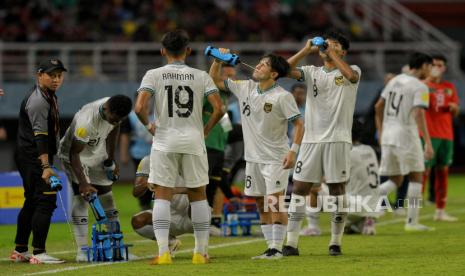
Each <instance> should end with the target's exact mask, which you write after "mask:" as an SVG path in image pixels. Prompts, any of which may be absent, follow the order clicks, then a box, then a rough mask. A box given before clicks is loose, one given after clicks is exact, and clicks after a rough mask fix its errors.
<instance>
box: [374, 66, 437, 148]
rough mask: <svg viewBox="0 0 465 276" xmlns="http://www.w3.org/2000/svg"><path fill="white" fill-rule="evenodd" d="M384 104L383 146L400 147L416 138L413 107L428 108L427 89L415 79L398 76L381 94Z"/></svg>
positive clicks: (404, 75) (407, 76)
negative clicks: (410, 139)
mask: <svg viewBox="0 0 465 276" xmlns="http://www.w3.org/2000/svg"><path fill="white" fill-rule="evenodd" d="M381 97H383V98H384V99H385V100H386V102H385V108H384V118H383V133H382V139H381V142H382V144H383V145H397V146H401V145H402V144H403V143H405V142H408V141H407V140H408V138H406V139H402V137H412V136H414V137H417V136H418V128H417V124H416V121H415V118H414V116H413V112H412V111H413V109H414V108H415V107H423V108H425V107H428V104H429V96H428V87H427V86H426V85H425V84H424V83H422V82H421V81H420V80H419V79H417V78H416V77H413V76H410V75H408V74H400V75H398V76H396V77H394V78H393V79H392V80H391V81H390V82H389V83H388V84H387V85H386V87H385V88H384V90H383V92H382V93H381Z"/></svg>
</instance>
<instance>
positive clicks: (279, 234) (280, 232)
mask: <svg viewBox="0 0 465 276" xmlns="http://www.w3.org/2000/svg"><path fill="white" fill-rule="evenodd" d="M286 230H287V225H282V224H273V242H272V243H271V247H270V248H275V249H278V250H279V251H281V250H282V249H283V243H284V237H285V236H286Z"/></svg>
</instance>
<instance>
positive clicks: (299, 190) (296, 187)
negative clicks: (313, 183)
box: [292, 181, 310, 196]
mask: <svg viewBox="0 0 465 276" xmlns="http://www.w3.org/2000/svg"><path fill="white" fill-rule="evenodd" d="M309 191H310V185H308V184H306V183H303V182H300V181H294V184H293V187H292V193H293V194H296V195H301V196H306V195H308V193H309Z"/></svg>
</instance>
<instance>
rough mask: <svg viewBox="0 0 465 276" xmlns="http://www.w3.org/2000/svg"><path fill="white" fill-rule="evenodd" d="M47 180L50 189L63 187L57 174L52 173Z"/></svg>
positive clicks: (55, 189) (59, 189) (58, 189)
mask: <svg viewBox="0 0 465 276" xmlns="http://www.w3.org/2000/svg"><path fill="white" fill-rule="evenodd" d="M49 180H50V187H51V188H52V191H61V189H63V183H62V182H61V180H60V179H59V178H58V177H57V176H55V175H52V176H50V178H49Z"/></svg>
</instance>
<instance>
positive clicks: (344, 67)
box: [325, 40, 360, 83]
mask: <svg viewBox="0 0 465 276" xmlns="http://www.w3.org/2000/svg"><path fill="white" fill-rule="evenodd" d="M327 43H328V49H327V50H326V51H325V52H326V54H327V55H328V56H329V57H330V58H331V60H332V62H333V63H334V65H335V66H336V67H337V68H338V69H339V71H341V73H342V75H343V76H344V77H345V78H346V79H348V80H349V81H350V82H351V83H357V82H358V80H359V78H360V76H359V74H358V72H357V71H355V70H354V69H352V68H351V67H350V65H349V64H347V62H345V61H344V60H343V59H342V58H341V56H340V55H339V54H337V52H336V45H335V43H334V42H333V41H332V40H327ZM345 51H346V50H345Z"/></svg>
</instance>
